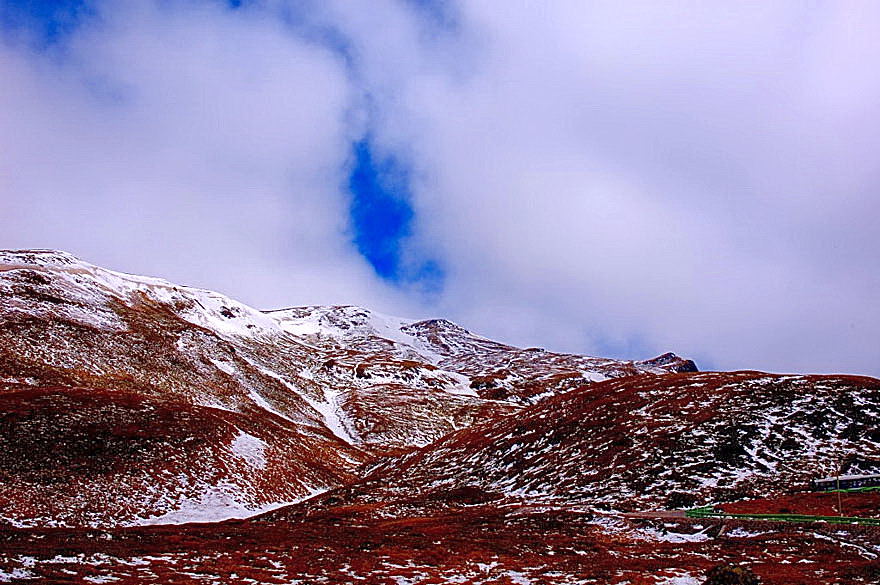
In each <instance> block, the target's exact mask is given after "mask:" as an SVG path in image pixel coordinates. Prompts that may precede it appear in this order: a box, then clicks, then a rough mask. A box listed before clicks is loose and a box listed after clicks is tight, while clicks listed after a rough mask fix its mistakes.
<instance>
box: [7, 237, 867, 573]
mask: <svg viewBox="0 0 880 585" xmlns="http://www.w3.org/2000/svg"><path fill="white" fill-rule="evenodd" d="M0 413H2V415H0V542H2V543H3V547H0V582H7V581H12V582H19V581H25V582H37V580H39V582H46V583H54V582H58V583H72V582H76V583H80V582H93V583H103V582H114V583H123V584H124V583H190V582H193V581H194V580H199V581H205V582H213V583H243V584H244V583H247V584H253V583H282V582H283V583H292V582H293V583H296V582H299V583H304V582H320V583H340V584H342V583H345V584H348V583H353V582H365V583H412V584H415V583H438V582H454V583H467V582H469V583H486V584H488V583H558V584H563V583H564V584H568V583H611V584H618V585H622V584H624V583H629V584H633V585H634V584H641V585H649V584H650V585H656V584H666V585H670V584H679V585H682V584H687V585H698V584H700V583H703V582H704V576H705V575H707V574H710V573H711V571H713V570H716V569H717V568H718V567H719V566H721V567H722V568H723V566H722V565H723V564H724V563H726V562H729V561H734V562H737V563H739V564H741V565H742V566H750V567H752V568H754V569H755V572H756V573H758V574H760V576H761V579H762V580H763V581H762V582H765V583H770V584H776V585H783V584H785V585H792V584H799V583H806V582H814V581H815V582H834V583H875V582H877V579H878V578H880V566H878V564H877V559H878V555H880V544H878V536H877V534H876V531H872V530H873V528H872V527H862V526H856V527H848V526H844V525H837V524H828V525H825V524H823V523H815V522H814V523H811V524H803V525H787V523H786V525H784V526H780V525H779V524H778V523H771V522H768V521H762V520H756V521H749V520H742V521H740V520H736V521H732V520H729V519H724V520H719V521H713V520H710V519H688V518H685V517H684V513H683V512H681V511H675V510H674V509H675V508H681V507H687V506H690V505H694V504H702V503H713V504H716V505H717V504H720V503H722V502H733V503H732V504H729V505H731V506H734V507H732V508H731V509H735V510H747V511H748V510H764V511H766V510H770V511H773V512H776V511H779V509H780V507H783V506H784V507H785V509H791V510H793V511H799V510H800V508H798V506H805V507H804V509H805V510H806V509H811V510H826V511H827V510H829V509H832V510H833V509H834V508H833V505H834V504H835V503H836V504H837V505H838V509H839V506H840V497H838V498H831V499H830V500H829V497H825V496H829V494H804V493H803V490H804V489H807V488H808V484H809V480H810V479H814V478H815V477H818V476H824V475H831V474H834V473H841V472H843V473H853V472H869V473H871V472H874V473H876V472H878V471H880V431H878V428H877V422H876V421H877V420H878V415H880V380H875V379H872V378H864V377H856V376H800V375H792V376H780V375H771V374H764V373H760V372H727V373H724V372H716V373H701V372H697V371H696V367H695V366H694V364H693V363H692V362H690V361H689V360H685V359H682V358H679V357H678V356H676V355H674V354H664V355H661V356H659V357H657V358H654V359H652V360H645V361H620V360H610V359H604V358H596V357H587V356H578V355H570V354H559V353H554V352H549V351H544V350H541V349H537V348H527V349H521V348H517V347H512V346H509V345H505V344H502V343H498V342H495V341H492V340H489V339H485V338H483V337H480V336H479V335H476V334H474V333H471V332H469V331H467V330H466V329H464V328H462V327H460V326H458V325H456V324H454V323H451V322H449V321H446V320H442V319H435V320H427V321H413V320H407V319H400V318H395V317H389V316H384V315H380V314H378V313H375V312H373V311H370V310H367V309H364V308H360V307H352V306H326V307H325V306H314V307H295V308H289V309H283V310H278V311H266V312H263V311H258V310H256V309H253V308H250V307H247V306H245V305H243V304H241V303H238V302H236V301H234V300H232V299H229V298H227V297H225V296H223V295H221V294H218V293H215V292H211V291H206V290H200V289H195V288H190V287H185V286H179V285H175V284H172V283H169V282H167V281H164V280H159V279H153V278H144V277H138V276H132V275H128V274H122V273H118V272H113V271H109V270H105V269H102V268H99V267H97V266H93V265H91V264H88V263H86V262H83V261H81V260H78V259H77V258H75V257H73V256H71V255H69V254H66V253H63V252H54V251H15V252H0ZM749 498H757V499H752V500H749ZM847 498H850V499H849V500H847ZM843 500H844V504H845V505H847V506H849V507H848V508H847V509H848V510H858V513H859V514H861V515H868V516H870V515H873V516H880V512H878V511H877V502H878V501H880V499H878V498H877V495H876V493H873V494H856V495H847V496H845V497H844V498H843ZM829 501H830V504H829ZM631 510H635V511H641V512H640V513H638V514H626V513H625V512H626V511H631ZM236 518H237V520H236ZM221 520H226V521H224V522H219V521H221ZM193 522H200V523H193ZM181 524H183V525H181ZM719 563H721V564H719Z"/></svg>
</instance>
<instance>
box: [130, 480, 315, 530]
mask: <svg viewBox="0 0 880 585" xmlns="http://www.w3.org/2000/svg"><path fill="white" fill-rule="evenodd" d="M325 491H327V488H311V490H310V492H309V493H308V494H307V495H305V496H303V497H302V498H299V499H296V500H292V501H288V502H273V503H271V504H265V505H262V506H258V505H253V504H250V503H248V501H247V498H246V497H245V496H243V495H242V494H241V493H240V491H239V490H238V488H237V487H236V486H234V485H231V484H227V483H223V484H220V485H210V486H205V488H204V490H203V491H202V492H201V493H200V494H199V495H198V496H197V497H195V498H187V499H184V500H183V501H182V502H181V503H180V504H179V506H178V507H177V508H176V509H175V510H171V511H169V512H167V513H165V514H162V515H161V516H155V517H152V518H146V519H144V520H141V521H138V522H136V523H134V525H139V526H153V525H158V524H189V523H191V522H222V521H224V520H232V519H241V518H249V517H250V516H257V515H259V514H263V513H265V512H270V511H272V510H276V509H278V508H283V507H284V506H289V505H291V504H296V503H297V502H301V501H303V500H307V499H309V498H312V497H314V496H316V495H318V494H321V493H324V492H325Z"/></svg>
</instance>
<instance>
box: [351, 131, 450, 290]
mask: <svg viewBox="0 0 880 585" xmlns="http://www.w3.org/2000/svg"><path fill="white" fill-rule="evenodd" d="M353 154H354V166H353V168H352V171H351V175H350V176H349V189H350V191H351V195H352V201H351V207H350V210H349V211H350V220H351V223H350V225H351V229H352V232H353V241H354V244H355V246H356V247H357V249H358V251H359V252H360V253H361V255H362V256H363V257H364V258H366V260H367V261H368V262H369V263H370V265H371V266H372V267H373V270H375V271H376V274H378V275H379V276H380V277H382V278H383V279H385V280H388V281H391V282H394V283H399V284H404V283H418V284H420V285H422V286H424V287H426V288H427V289H429V290H437V289H438V288H439V287H440V286H442V282H443V276H444V274H443V270H442V267H441V266H440V264H439V263H437V262H436V261H434V260H424V261H421V262H419V263H416V264H415V265H411V264H410V263H408V262H405V261H404V251H405V250H404V247H405V245H406V240H407V238H408V237H409V236H410V235H411V233H412V222H413V219H414V217H415V214H414V212H413V209H412V206H411V205H410V203H409V199H410V188H409V181H410V176H409V172H408V170H407V168H406V167H405V165H403V164H402V163H401V162H400V161H399V160H397V159H396V158H394V157H392V156H377V155H376V153H375V152H374V150H373V148H372V146H371V144H370V141H369V139H363V140H360V141H358V142H356V143H355V144H354V148H353Z"/></svg>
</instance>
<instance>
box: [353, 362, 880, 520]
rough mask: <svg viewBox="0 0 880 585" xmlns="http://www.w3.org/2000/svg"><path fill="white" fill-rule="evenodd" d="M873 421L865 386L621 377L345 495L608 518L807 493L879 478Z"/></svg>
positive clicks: (858, 382)
mask: <svg viewBox="0 0 880 585" xmlns="http://www.w3.org/2000/svg"><path fill="white" fill-rule="evenodd" d="M878 420H880V380H876V379H873V378H865V377H855V376H779V375H771V374H764V373H759V372H733V373H683V374H669V375H664V376H651V377H645V376H642V377H633V378H622V379H617V380H609V381H606V382H602V383H599V384H594V385H592V386H584V387H581V388H578V389H576V390H572V391H570V392H568V393H565V394H562V395H559V396H555V397H552V398H548V399H546V400H544V401H543V402H541V403H540V404H538V405H535V406H533V407H531V408H528V409H526V410H524V411H522V412H520V413H518V414H517V415H516V416H510V417H505V418H501V419H497V420H493V421H487V422H485V423H480V424H477V425H474V426H472V427H470V428H468V429H465V430H462V431H459V432H457V433H454V434H451V435H449V436H447V437H445V438H443V439H441V440H440V441H437V442H436V443H434V444H432V445H431V446H430V447H428V448H426V449H423V450H420V451H418V452H415V453H412V454H409V455H406V456H404V457H402V458H400V459H398V460H394V461H391V462H388V463H387V464H385V465H383V466H381V467H379V468H378V469H376V470H375V471H374V472H373V475H372V476H371V477H370V478H368V479H367V481H366V482H363V483H362V484H359V486H358V488H357V490H356V491H357V493H358V494H360V495H361V497H371V498H378V499H380V500H383V501H389V500H394V499H396V498H398V497H408V496H411V495H413V494H418V493H422V492H426V491H427V492H430V491H439V492H442V491H444V490H455V489H462V488H466V487H467V488H469V489H474V488H479V489H481V490H485V491H486V492H491V493H499V494H503V495H506V496H515V497H520V498H525V499H527V500H529V501H533V502H540V503H544V504H548V503H553V504H583V505H590V506H596V507H599V508H601V509H605V510H633V509H638V510H644V509H662V508H676V507H682V506H693V505H695V504H701V505H704V504H708V503H712V502H724V501H733V500H739V499H743V498H755V497H763V496H767V495H769V494H774V493H779V492H781V491H790V490H796V489H799V490H805V489H806V488H808V487H809V483H810V480H811V479H815V478H817V477H824V476H828V475H833V474H834V473H837V470H838V468H839V467H840V466H843V469H844V471H845V472H846V473H876V472H877V470H878V467H880V428H878V426H877V421H878ZM365 486H370V488H373V489H375V490H376V492H375V495H374V494H372V493H371V492H370V491H369V490H366V491H365Z"/></svg>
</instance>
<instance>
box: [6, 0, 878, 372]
mask: <svg viewBox="0 0 880 585" xmlns="http://www.w3.org/2000/svg"><path fill="white" fill-rule="evenodd" d="M878 62H880V3H876V2H871V1H864V2H856V1H845V0H839V1H833V2H820V1H814V2H802V1H798V2H786V1H782V0H780V1H778V2H772V3H729V2H720V1H719V2H696V1H693V2H686V1H674V2H662V3H661V2H636V1H613V2H604V1H599V0H596V1H592V2H582V1H580V0H578V1H571V2H569V1H566V0H559V1H557V2H548V3H545V2H527V1H525V0H522V1H519V0H515V1H513V2H506V1H505V2H501V1H500V0H499V1H489V0H484V1H477V0H474V1H450V2H439V1H434V0H363V1H359V0H321V1H317V0H315V1H310V0H295V1H294V0H241V1H235V2H232V1H229V0H222V1H221V0H189V1H184V0H131V1H126V2H112V1H103V0H58V1H54V2H48V1H41V0H31V1H12V0H0V80H2V83H0V153H2V154H0V247H2V248H57V249H64V250H68V251H70V252H72V253H74V254H77V255H78V256H80V257H81V258H83V259H85V260H87V261H89V262H92V263H95V264H99V265H102V266H106V267H109V268H113V269H116V270H121V271H125V272H131V273H137V274H146V275H151V276H161V277H164V278H168V279H170V280H173V281H175V282H179V283H181V284H189V285H194V286H201V287H206V288H211V289H214V290H219V291H221V292H223V293H225V294H228V295H230V296H233V297H235V298H237V299H239V300H241V301H243V302H246V303H248V304H250V305H252V306H255V307H258V308H264V309H269V308H279V307H285V306H293V305H303V304H336V303H349V304H358V305H363V306H367V307H370V308H373V309H376V310H379V311H382V312H386V313H391V314H395V315H400V316H405V317H414V318H422V317H438V316H439V317H445V318H449V319H452V320H454V321H456V322H458V323H460V324H462V325H463V326H465V327H467V328H468V329H470V330H472V331H474V332H477V333H480V334H482V335H485V336H487V337H491V338H494V339H500V340H503V341H507V342H510V343H514V344H518V345H521V346H542V347H546V348H548V349H553V350H559V351H572V352H578V353H586V354H592V355H604V356H608V357H618V358H627V359H644V358H648V357H652V356H654V355H657V354H659V353H662V352H665V351H674V352H676V353H678V354H679V355H683V356H687V357H690V358H693V359H694V360H696V362H697V364H698V365H699V366H700V367H702V368H703V369H725V370H730V369H760V370H767V371H774V372H850V373H861V374H869V375H874V376H877V375H880V239H878V231H880V230H878V228H877V224H878V218H880V157H878V154H877V153H878V152H880V132H878V130H877V129H878V128H880V69H878V68H877V66H876V63H878Z"/></svg>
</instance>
